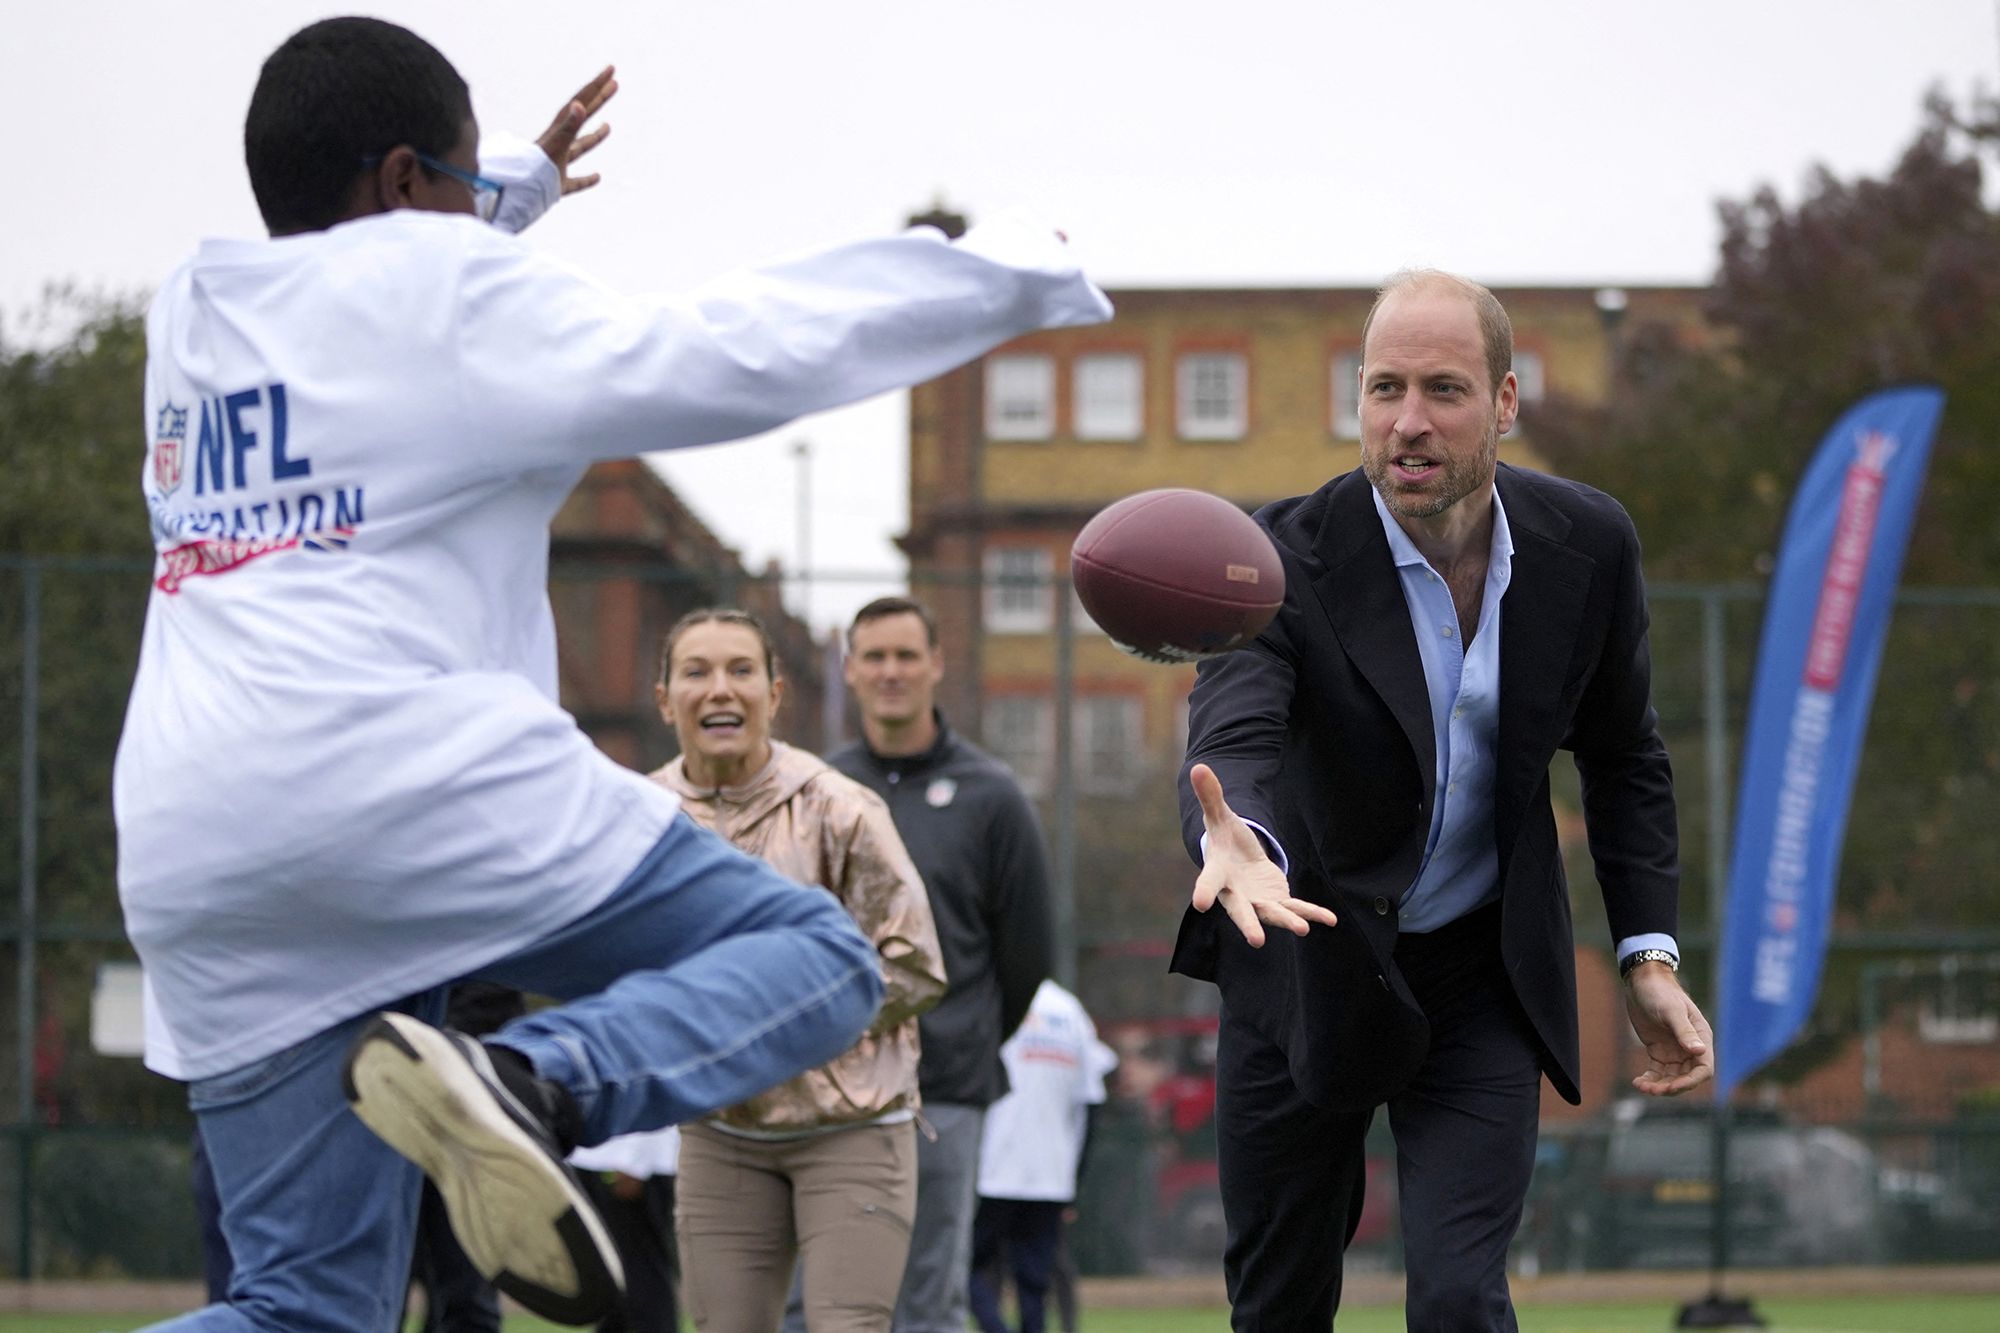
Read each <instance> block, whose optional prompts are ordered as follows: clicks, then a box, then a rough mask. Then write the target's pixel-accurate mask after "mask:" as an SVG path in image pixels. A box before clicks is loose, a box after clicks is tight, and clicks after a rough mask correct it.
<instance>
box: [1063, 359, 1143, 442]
mask: <svg viewBox="0 0 2000 1333" xmlns="http://www.w3.org/2000/svg"><path fill="white" fill-rule="evenodd" d="M1071 373H1072V374H1073V375H1074V376H1075V377H1076V378H1075V381H1074V387H1075V390H1076V392H1075V401H1076V438H1078V439H1079V440H1136V439H1138V438H1139V436H1140V434H1141V433H1142V432H1143V431H1144V429H1145V419H1146V413H1145V395H1146V376H1145V367H1144V363H1143V362H1141V361H1140V360H1139V358H1138V356H1137V355H1136V354H1134V353H1131V352H1102V353H1093V354H1091V355H1089V356H1079V357H1078V358H1077V359H1076V362H1075V365H1074V367H1073V369H1072V372H1071Z"/></svg>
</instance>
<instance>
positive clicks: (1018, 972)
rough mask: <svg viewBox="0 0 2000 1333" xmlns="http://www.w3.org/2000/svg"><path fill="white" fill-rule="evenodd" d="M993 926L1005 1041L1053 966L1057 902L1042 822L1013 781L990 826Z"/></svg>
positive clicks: (989, 891) (990, 919) (989, 889)
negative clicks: (1040, 822) (1050, 881)
mask: <svg viewBox="0 0 2000 1333" xmlns="http://www.w3.org/2000/svg"><path fill="white" fill-rule="evenodd" d="M988 841H989V845H990V847H991V849H992V852H991V858H992V859H991V861H990V863H989V864H990V869H989V871H988V879H987V901H988V904H989V916H988V929H989V930H990V931H991V932H992V938H993V970H994V974H995V975H996V976H997V977H998V979H999V982H1000V1037H1001V1040H1003V1041H1004V1040H1006V1039H1007V1038H1008V1037H1011V1036H1012V1035H1013V1034H1014V1029H1016V1028H1018V1027H1019V1026H1020V1025H1021V1020H1022V1019H1024V1018H1026V1017H1027V1016H1028V1007H1029V1006H1030V1005H1031V1004H1033V1003H1034V1000H1035V992H1036V991H1037V990H1038V989H1040V987H1041V984H1042V980H1043V979H1044V978H1045V977H1047V976H1048V975H1049V973H1050V972H1051V971H1053V970H1054V962H1055V903H1054V895H1053V893H1052V891H1051V889H1050V886H1049V859H1048V854H1047V852H1046V851H1045V850H1044V849H1043V847H1042V830H1041V826H1040V825H1039V824H1038V823H1037V822H1036V821H1035V812H1034V811H1033V810H1032V809H1030V808H1029V806H1028V798H1027V797H1025V796H1023V795H1022V794H1021V791H1020V789H1019V788H1017V787H1015V786H1013V784H1012V782H1011V780H1010V781H1009V782H1008V784H1007V788H1006V790H1005V791H1004V792H1003V793H1002V794H1001V800H1000V802H999V805H998V807H997V809H996V811H995V813H994V817H993V822H992V827H991V829H990V830H989V837H988Z"/></svg>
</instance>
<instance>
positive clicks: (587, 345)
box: [453, 218, 1111, 471]
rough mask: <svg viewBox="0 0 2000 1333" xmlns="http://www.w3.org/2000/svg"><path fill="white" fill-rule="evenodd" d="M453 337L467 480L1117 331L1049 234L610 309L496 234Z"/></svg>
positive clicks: (748, 273) (545, 261)
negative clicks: (1042, 342)
mask: <svg viewBox="0 0 2000 1333" xmlns="http://www.w3.org/2000/svg"><path fill="white" fill-rule="evenodd" d="M458 235H460V236H461V237H463V238H464V240H463V244H464V246H465V252H464V257H463V264H462V269H461V272H460V275H459V285H458V289H457V296H456V301H457V309H456V311H455V312H454V317H453V322H454V327H455V331H456V335H457V358H456V360H457V365H456V372H457V379H458V384H457V392H458V402H459V407H458V414H459V419H460V420H461V421H462V422H464V423H466V433H467V435H468V436H469V437H470V438H469V448H468V457H467V458H466V459H465V460H464V465H465V466H466V467H468V468H477V467H479V466H480V465H481V463H484V464H486V465H488V466H490V467H491V468H493V469H495V470H499V471H521V470H533V469H536V468H541V467H554V466H571V465H580V464H584V463H588V462H590V461H592V460H595V459H600V458H621V457H631V456H633V455H637V454H641V453H647V452H651V451H654V450H661V449H677V448H684V447H687V446H691V445H700V444H711V443H715V442H718V441H722V440H731V439H737V438H740V437H742V436H746V435H753V434H756V433H758V432H761V431H765V430H770V429H774V428H776V427H778V426H781V425H783V424H784V423H786V422H788V421H790V420H792V419H793V418H795V417H798V416H800V415H803V414H804V413H807V412H813V411H819V410H821V409H825V408H831V407H838V406H841V405H843V404H846V403H851V402H856V401H858V400H860V399H863V398H867V397H871V396H873V395H874V394H877V393H880V392H883V391H885V390H888V389H894V388H901V387H904V386H907V385H911V384H916V383H920V382H922V381H924V380H928V379H931V378H934V377H936V376H938V375H941V374H943V373H944V372H946V371H948V370H952V369H954V368H956V367H957V366H960V365H962V364H964V363H965V362H967V361H970V360H972V359H973V358H975V357H977V356H980V355H982V354H983V353H985V352H986V351H988V350H990V349H991V348H993V347H996V346H998V345H999V344H1001V343H1003V342H1006V341H1007V340H1009V339H1010V338H1013V337H1015V336H1017V335H1019V334H1022V333H1027V332H1030V331H1032V330H1035V329H1041V328H1053V327H1060V326H1065V325H1074V324H1091V323H1097V322H1100V321H1102V320H1104V319H1108V318H1109V317H1110V314H1111V306H1110V302H1109V301H1107V300H1106V299H1105V297H1104V294H1103V293H1102V292H1100V291H1098V289H1097V288H1096V287H1095V286H1094V285H1092V284H1091V282H1090V281H1089V280H1088V279H1087V278H1085V277H1084V275H1083V273H1082V272H1081V271H1080V270H1079V269H1078V268H1077V267H1076V264H1075V262H1074V261H1073V260H1072V259H1071V257H1070V256H1069V254H1068V251H1067V249H1066V247H1064V246H1063V245H1062V244H1061V242H1060V241H1059V240H1058V239H1057V237H1056V236H1055V234H1054V233H1053V232H1045V231H1043V230H1041V229H1037V228H1035V227H1034V226H1033V225H1032V224H1030V223H1027V222H1026V221H1024V220H1022V219H1019V218H1003V219H999V220H996V221H995V222H993V223H990V224H987V225H986V226H983V227H979V228H975V229H973V231H971V232H969V233H967V235H966V236H965V237H964V239H962V240H961V241H959V242H957V243H952V242H948V241H946V240H945V239H944V237H943V235H942V234H941V233H939V232H937V231H934V230H932V229H930V228H923V227H920V228H913V229H912V230H910V231H909V232H906V233H904V234H902V235H900V236H893V237H886V238H882V239H878V240H871V241H862V242H858V243H855V244H850V245H844V246H837V247H834V248H832V249H828V250H822V251H819V252H816V253H813V254H808V255H804V256H800V257H798V258H794V259H788V260H783V261H780V262H778V263H774V264H769V265H765V266H763V267H760V268H753V269H747V270H744V271H741V272H738V273H734V274H730V275H728V276H726V277H723V278H719V279H716V280H715V281H713V282H711V283H709V284H707V285H706V286H704V287H702V288H700V289H698V290H697V291H695V292H694V293H692V294H691V295H688V296H686V297H683V298H674V299H645V298H631V297H625V296H621V295H618V294H616V293H613V292H610V291H608V290H607V289H605V288H603V287H602V286H599V285H598V284H596V283H595V282H593V281H591V280H590V279H588V278H586V277H583V276H582V275H580V274H578V273H576V272H574V271H573V270H571V269H569V268H568V267H566V266H564V265H562V264H560V263H558V262H556V261H555V260H552V259H549V258H547V257H545V256H542V255H538V254H536V253H535V252H534V251H533V250H532V249H531V248H529V247H527V246H525V245H523V244H522V243H521V242H519V241H517V240H514V239H513V238H511V237H507V236H504V235H501V234H499V233H498V232H496V231H494V230H493V229H491V228H484V227H481V228H470V229H466V230H463V231H461V232H459V233H458Z"/></svg>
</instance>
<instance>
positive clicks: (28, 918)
mask: <svg viewBox="0 0 2000 1333" xmlns="http://www.w3.org/2000/svg"><path fill="white" fill-rule="evenodd" d="M41 642H42V570H41V566H40V565H39V564H37V563H36V562H35V561H33V560H30V561H29V562H28V563H27V564H26V565H25V566H23V567H22V570H21V903H20V910H21V918H20V966H19V968H18V969H17V970H16V975H15V981H16V983H17V984H18V987H19V991H18V996H17V1000H16V1003H17V1004H18V1006H19V1008H18V1010H17V1016H18V1018H19V1019H20V1036H19V1041H20V1046H19V1049H17V1050H16V1051H15V1056H16V1059H17V1060H18V1061H19V1072H18V1075H17V1076H18V1077H19V1079H20V1081H21V1089H20V1099H19V1106H18V1108H17V1113H16V1114H17V1119H18V1120H19V1122H20V1126H21V1131H20V1132H21V1151H20V1171H21V1186H20V1190H19V1198H18V1203H19V1208H20V1212H19V1218H18V1223H17V1225H18V1226H19V1231H18V1233H17V1234H16V1238H15V1262H16V1265H17V1271H18V1272H19V1274H20V1278H21V1280H22V1281H23V1282H26V1281H28V1280H29V1279H30V1277H31V1276H32V1275H33V1273H34V1266H33V1260H34V1241H33V1236H32V1234H31V1232H30V1228H29V1223H30V1220H31V1218H32V1217H33V1214H34V1208H33V1201H34V1188H33V1176H32V1172H31V1171H30V1167H31V1166H32V1158H33V1152H32V1145H33V1142H34V1139H33V1135H32V1132H31V1128H30V1127H31V1126H32V1125H33V1124H34V1122H35V915H36V908H37V901H36V899H37V892H36V889H37V885H36V881H35V871H36V863H37V862H38V861H39V860H40V859H41V854H40V849H39V848H38V847H37V846H36V843H35V834H36V815H37V813H38V807H39V806H40V805H41V793H40V790H39V788H38V785H37V779H38V777H39V776H40V772H39V770H40V764H39V763H38V758H39V756H38V754H37V751H38V750H39V749H40V748H41V738H40V737H39V736H38V735H37V733H36V722H37V721H38V716H39V714H40V712H41V676H42V661H41V658H42V654H41Z"/></svg>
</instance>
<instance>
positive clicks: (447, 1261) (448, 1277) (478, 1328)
mask: <svg viewBox="0 0 2000 1333" xmlns="http://www.w3.org/2000/svg"><path fill="white" fill-rule="evenodd" d="M410 1276H411V1278H412V1279H413V1280H414V1281H415V1282H416V1284H417V1285H418V1286H419V1287H422V1288H423V1292H424V1322H423V1326H422V1327H423V1333H500V1293H499V1292H498V1291H497V1290H495V1289H494V1286H493V1284H492V1283H491V1282H488V1281H487V1280H486V1279H485V1278H484V1277H481V1276H480V1274H479V1270H478V1269H477V1268H474V1267H473V1266H472V1260H470V1259H468V1258H466V1256H465V1251H464V1249H462V1248H461V1247H460V1246H459V1243H458V1237H457V1236H455V1235H453V1234H452V1230H451V1219H450V1217H448V1216H447V1215H446V1213H445V1209H444V1196H443V1195H441V1194H439V1193H438V1192H437V1186H435V1185H433V1184H431V1182H430V1181H428V1180H426V1181H425V1182H424V1193H423V1201H422V1202H421V1203H420V1204H418V1205H417V1243H416V1249H415V1252H414V1253H413V1254H412V1255H411V1256H410Z"/></svg>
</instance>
